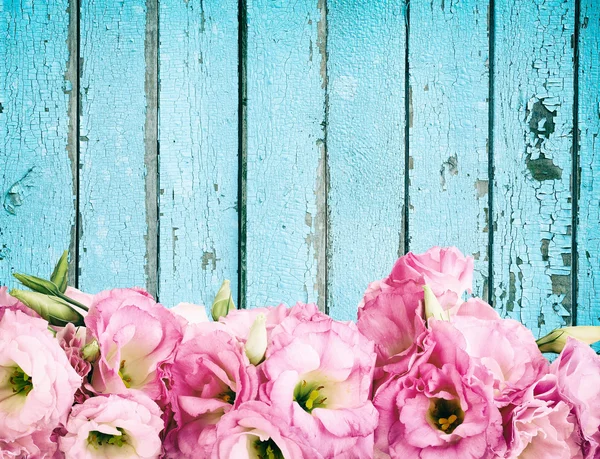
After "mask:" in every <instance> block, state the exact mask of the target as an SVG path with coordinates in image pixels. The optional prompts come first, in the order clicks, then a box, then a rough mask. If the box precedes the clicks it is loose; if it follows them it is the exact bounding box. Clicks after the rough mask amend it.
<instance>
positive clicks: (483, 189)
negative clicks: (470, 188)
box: [475, 180, 490, 199]
mask: <svg viewBox="0 0 600 459" xmlns="http://www.w3.org/2000/svg"><path fill="white" fill-rule="evenodd" d="M489 183H490V182H489V180H477V181H476V182H475V190H477V199H481V198H483V197H484V196H485V195H487V194H488V191H489Z"/></svg>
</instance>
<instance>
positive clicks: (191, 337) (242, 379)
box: [166, 322, 258, 457]
mask: <svg viewBox="0 0 600 459" xmlns="http://www.w3.org/2000/svg"><path fill="white" fill-rule="evenodd" d="M222 327H223V325H222V324H219V323H215V322H207V323H202V324H198V325H194V326H190V327H188V329H187V332H186V336H185V339H184V342H183V343H182V344H181V345H180V346H179V349H178V350H177V355H176V357H175V361H174V363H173V365H172V367H171V368H170V372H171V374H172V380H173V383H172V384H173V386H172V389H171V392H170V398H171V402H172V406H173V411H174V418H175V422H176V424H177V428H176V429H174V430H172V431H171V432H170V433H169V434H168V436H167V445H166V447H167V450H168V452H169V453H170V454H172V455H173V456H177V457H207V456H208V455H209V453H210V451H211V449H212V444H213V443H214V441H215V438H216V437H215V435H216V424H217V422H218V421H219V419H220V418H221V416H223V415H224V414H225V413H227V412H229V411H230V410H232V409H235V408H237V407H238V406H240V404H242V403H243V402H245V401H247V400H252V399H254V398H255V397H256V393H257V389H258V380H257V376H256V367H254V366H253V365H250V362H249V361H248V358H247V357H246V354H245V353H244V349H243V346H242V344H241V343H240V342H239V341H237V340H236V339H235V338H234V337H233V336H231V335H230V334H229V333H227V332H225V331H223V330H221V329H220V328H222Z"/></svg>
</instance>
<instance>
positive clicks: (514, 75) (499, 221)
mask: <svg viewBox="0 0 600 459" xmlns="http://www.w3.org/2000/svg"><path fill="white" fill-rule="evenodd" d="M496 7H497V11H496V24H495V31H496V32H495V33H496V40H495V43H496V48H495V56H496V59H495V62H494V69H495V73H494V94H495V101H494V123H495V124H494V145H493V159H494V178H495V181H494V184H493V186H494V203H493V216H492V221H493V225H494V248H493V249H494V255H493V263H494V266H493V271H494V285H495V290H494V293H495V298H496V302H495V306H496V307H497V308H498V309H500V311H501V313H502V314H503V315H504V316H508V317H512V318H515V319H517V320H520V321H521V322H523V323H524V324H525V325H527V326H528V327H529V328H530V329H531V330H532V331H533V333H534V335H535V336H541V335H544V334H545V333H548V332H549V331H551V330H552V329H554V328H557V327H560V326H563V325H566V324H570V323H571V317H570V312H571V263H570V257H565V255H570V254H571V246H572V244H571V219H572V205H571V189H570V175H571V168H572V162H571V161H572V159H571V147H572V129H573V50H572V47H571V35H572V33H573V27H574V2H573V1H572V0H545V1H536V2H532V3H531V4H526V3H521V2H519V3H517V4H515V3H514V2H511V1H502V2H496Z"/></svg>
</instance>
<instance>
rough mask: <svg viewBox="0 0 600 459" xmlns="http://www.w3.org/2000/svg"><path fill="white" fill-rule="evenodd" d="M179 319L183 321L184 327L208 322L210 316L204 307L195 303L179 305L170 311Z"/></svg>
mask: <svg viewBox="0 0 600 459" xmlns="http://www.w3.org/2000/svg"><path fill="white" fill-rule="evenodd" d="M169 311H171V312H172V313H173V314H175V315H176V316H177V317H179V318H181V319H183V323H184V325H188V324H199V323H202V322H208V316H207V315H206V310H205V309H204V306H201V305H198V304H193V303H179V304H178V305H177V306H175V307H173V308H171V309H169Z"/></svg>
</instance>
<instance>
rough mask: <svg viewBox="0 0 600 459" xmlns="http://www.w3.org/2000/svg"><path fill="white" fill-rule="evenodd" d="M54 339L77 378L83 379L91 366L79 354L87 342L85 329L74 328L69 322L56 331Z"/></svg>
mask: <svg viewBox="0 0 600 459" xmlns="http://www.w3.org/2000/svg"><path fill="white" fill-rule="evenodd" d="M56 339H57V340H58V344H59V345H60V347H61V348H62V349H63V350H64V351H65V354H66V355H67V358H68V359H69V362H70V363H71V366H72V367H73V369H74V370H75V371H76V372H77V374H78V375H79V376H81V377H82V378H85V377H86V376H87V375H88V373H89V372H90V370H91V369H92V365H91V364H90V362H88V361H86V360H85V359H84V358H83V355H82V352H81V350H82V349H83V347H84V346H85V345H86V344H87V341H88V337H87V329H86V328H85V327H75V325H73V324H72V323H70V322H69V323H68V324H67V326H66V327H63V328H60V329H59V330H58V332H57V333H56Z"/></svg>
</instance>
